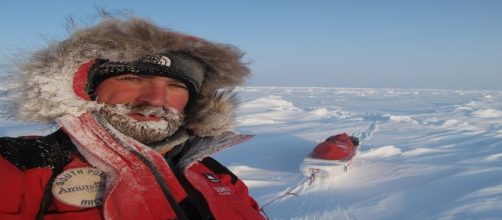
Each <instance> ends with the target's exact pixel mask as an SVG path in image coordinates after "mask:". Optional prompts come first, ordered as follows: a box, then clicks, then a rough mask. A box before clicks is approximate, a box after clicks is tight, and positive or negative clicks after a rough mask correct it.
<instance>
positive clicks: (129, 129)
mask: <svg viewBox="0 0 502 220" xmlns="http://www.w3.org/2000/svg"><path fill="white" fill-rule="evenodd" d="M100 113H101V115H102V116H103V117H104V118H105V120H106V121H107V122H108V123H110V124H111V125H112V126H113V127H114V128H115V129H117V130H118V131H120V132H122V133H123V134H125V135H127V136H129V137H132V138H134V139H136V140H137V141H139V142H141V143H143V144H151V143H155V142H158V141H161V140H163V139H165V138H167V137H169V136H171V135H173V134H174V133H175V132H176V131H177V130H178V128H179V127H180V126H181V125H182V124H183V120H184V116H183V114H181V113H178V111H177V110H176V109H174V108H163V107H152V106H146V105H138V104H136V105H135V104H117V105H106V106H105V107H103V108H102V109H101V110H100ZM131 113H139V114H142V115H144V116H155V117H158V118H159V120H156V121H138V120H136V119H134V118H132V117H130V116H128V114H131Z"/></svg>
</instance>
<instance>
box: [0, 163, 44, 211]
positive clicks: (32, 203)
mask: <svg viewBox="0 0 502 220" xmlns="http://www.w3.org/2000/svg"><path fill="white" fill-rule="evenodd" d="M0 174H1V175H0V195H2V196H1V197H0V219H6V220H10V219H34V218H35V216H36V215H37V213H38V210H39V208H40V201H41V199H42V196H43V191H44V187H45V185H46V184H47V181H48V180H49V179H50V176H51V174H52V171H51V169H48V168H33V169H29V170H25V171H21V170H20V169H19V168H17V167H16V166H14V165H13V164H12V163H11V162H9V161H8V160H6V159H5V158H4V157H2V156H0Z"/></svg>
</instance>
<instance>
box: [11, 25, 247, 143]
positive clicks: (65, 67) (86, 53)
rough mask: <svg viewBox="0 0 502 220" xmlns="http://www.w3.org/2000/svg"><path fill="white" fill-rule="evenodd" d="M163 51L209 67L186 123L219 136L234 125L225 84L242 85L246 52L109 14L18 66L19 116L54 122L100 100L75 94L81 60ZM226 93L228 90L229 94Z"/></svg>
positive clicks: (95, 106) (130, 57)
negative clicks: (109, 15) (187, 54)
mask: <svg viewBox="0 0 502 220" xmlns="http://www.w3.org/2000/svg"><path fill="white" fill-rule="evenodd" d="M163 51H182V52H186V53H189V54H191V55H192V56H194V57H196V58H198V59H200V60H202V61H203V62H204V63H205V64H206V65H207V66H208V71H207V72H206V73H205V77H204V81H203V83H202V86H201V89H200V93H199V94H198V95H197V97H195V100H194V102H193V103H192V105H191V106H190V108H189V109H188V112H187V118H188V120H187V122H186V124H185V127H187V128H190V129H192V130H193V131H194V134H195V135H196V136H200V137H205V136H215V135H218V134H222V133H224V132H226V131H230V130H231V129H232V125H233V123H234V121H235V116H234V114H233V111H234V108H235V107H234V106H235V104H236V102H235V98H234V97H233V96H231V95H228V92H221V90H222V89H232V88H235V87H236V86H239V85H241V84H242V83H243V82H244V81H245V79H246V78H247V77H249V75H250V71H249V69H248V67H247V66H246V65H245V64H244V63H243V62H241V58H242V56H243V53H242V52H241V51H239V50H238V49H237V48H236V47H234V46H232V45H228V44H221V43H214V42H209V41H206V40H203V39H200V38H196V37H192V36H188V35H185V34H181V33H177V32H174V31H172V30H170V29H166V28H162V27H158V26H156V25H154V24H152V23H150V22H149V21H146V20H143V19H140V18H128V19H125V20H119V19H115V18H105V19H104V20H103V21H102V22H100V23H99V24H97V25H96V26H93V27H90V28H81V29H77V30H76V31H74V32H73V33H72V34H71V35H70V37H69V38H67V39H66V40H64V41H61V42H54V43H52V44H51V45H49V47H48V48H46V49H42V50H39V51H37V52H35V53H34V54H33V55H32V56H31V58H30V59H29V60H27V61H25V62H23V63H21V65H20V71H21V87H20V90H21V97H22V98H21V99H19V103H17V106H18V111H17V112H18V113H19V115H18V118H20V119H22V120H24V121H30V122H52V121H54V120H55V119H56V118H58V117H61V116H64V115H72V116H79V115H81V114H83V113H85V112H89V111H94V110H96V109H99V108H100V105H99V104H97V103H96V102H93V101H86V100H84V99H82V98H80V97H79V96H77V95H76V94H75V92H74V90H73V81H72V80H73V77H74V74H75V72H76V71H77V69H78V68H79V66H80V65H82V64H84V63H86V62H89V61H90V60H94V59H109V60H111V61H132V60H136V59H138V58H140V57H142V56H144V55H149V54H157V53H160V52H163ZM225 94H226V95H225Z"/></svg>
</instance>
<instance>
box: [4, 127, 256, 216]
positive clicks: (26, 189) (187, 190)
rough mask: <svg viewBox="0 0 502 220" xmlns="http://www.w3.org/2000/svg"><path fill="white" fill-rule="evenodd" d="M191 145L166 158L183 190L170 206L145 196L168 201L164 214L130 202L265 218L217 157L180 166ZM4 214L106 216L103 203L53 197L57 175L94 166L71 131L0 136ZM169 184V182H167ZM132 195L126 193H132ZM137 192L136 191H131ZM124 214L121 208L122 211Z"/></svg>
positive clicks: (142, 212)
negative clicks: (81, 204)
mask: <svg viewBox="0 0 502 220" xmlns="http://www.w3.org/2000/svg"><path fill="white" fill-rule="evenodd" d="M187 149H190V148H189V146H184V147H179V148H175V149H174V150H172V152H170V153H169V154H167V155H166V157H165V159H166V162H167V163H168V164H169V165H170V166H169V167H171V168H173V167H174V169H172V170H171V171H172V172H173V173H174V174H175V175H173V178H171V179H169V180H168V181H169V182H171V181H172V182H174V183H179V185H180V186H182V187H180V188H176V189H172V188H171V189H170V190H177V191H175V192H172V193H173V194H177V195H185V196H184V197H183V198H181V199H178V200H179V201H176V202H177V204H176V205H175V206H177V207H172V205H170V203H169V202H168V201H167V199H166V200H165V201H150V200H148V198H144V199H145V202H146V203H148V204H145V206H144V207H153V206H161V207H162V206H164V207H165V208H164V209H161V210H165V211H164V212H163V213H151V211H150V210H148V208H141V207H130V210H129V211H130V212H131V213H134V215H137V216H144V217H145V219H180V217H179V216H177V214H176V212H175V211H173V210H176V209H178V212H180V211H181V212H182V213H183V215H185V217H186V218H188V219H263V216H262V215H261V213H260V211H259V208H258V205H257V203H256V202H255V201H254V200H253V198H251V197H250V195H249V193H248V189H247V187H246V186H245V184H244V183H243V182H242V181H241V180H239V179H238V178H237V177H236V176H235V175H234V174H233V173H232V172H231V171H229V170H228V169H227V168H225V167H224V166H223V165H221V164H220V163H218V162H217V161H216V160H214V159H212V158H210V157H205V158H204V159H202V160H200V161H198V162H195V163H193V165H191V166H188V167H186V168H183V169H176V167H179V166H177V165H178V163H179V160H180V158H183V156H184V155H185V154H186V153H187V152H189V151H190V150H187ZM0 153H1V156H0V173H1V175H0V195H1V198H0V219H36V218H37V216H38V218H39V219H47V220H49V219H71V220H78V219H85V220H89V219H103V213H102V212H103V211H102V206H100V204H99V203H96V204H94V206H96V207H89V208H82V207H75V206H72V205H68V204H65V203H64V202H62V201H60V200H58V198H54V196H53V195H52V193H51V188H52V187H53V186H54V184H53V183H54V182H55V181H56V180H55V178H56V176H57V175H58V174H60V173H62V172H64V171H65V170H66V171H68V170H70V169H75V168H86V167H91V165H90V164H89V163H88V162H87V161H85V159H84V158H83V157H82V156H81V155H80V154H79V153H78V151H77V150H76V149H75V146H74V145H73V144H72V143H71V141H70V140H69V138H68V136H67V135H66V134H65V133H64V132H62V131H58V132H56V133H53V134H51V135H48V136H45V137H20V138H1V139H0ZM169 185H171V184H169ZM128 197H129V196H124V198H128ZM131 197H133V195H131ZM123 202H127V201H123ZM122 214H123V213H122Z"/></svg>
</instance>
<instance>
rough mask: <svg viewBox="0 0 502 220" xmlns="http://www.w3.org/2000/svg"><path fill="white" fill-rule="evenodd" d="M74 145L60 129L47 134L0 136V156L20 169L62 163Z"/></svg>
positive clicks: (65, 160) (67, 159)
mask: <svg viewBox="0 0 502 220" xmlns="http://www.w3.org/2000/svg"><path fill="white" fill-rule="evenodd" d="M73 151H74V147H73V145H72V144H71V141H70V140H69V139H68V136H66V135H65V134H64V132H62V131H61V130H59V131H56V132H54V133H52V134H50V135H47V136H23V137H2V138H0V156H2V157H4V158H5V159H7V160H8V161H10V162H11V163H12V164H14V165H16V166H17V167H18V168H19V169H21V170H26V169H31V168H36V167H51V168H54V167H55V166H59V165H62V164H61V163H65V162H67V161H69V158H71V154H72V152H73Z"/></svg>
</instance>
